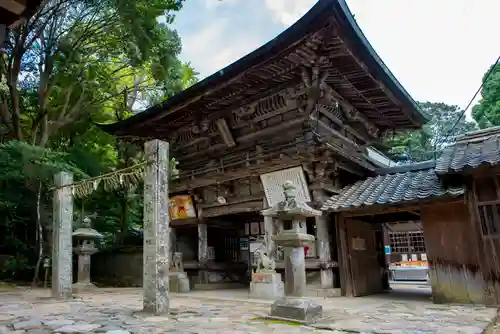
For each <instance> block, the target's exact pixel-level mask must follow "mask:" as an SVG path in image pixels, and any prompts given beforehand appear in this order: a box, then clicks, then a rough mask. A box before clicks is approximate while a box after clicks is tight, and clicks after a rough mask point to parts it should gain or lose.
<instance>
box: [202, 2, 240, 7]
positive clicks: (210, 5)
mask: <svg viewBox="0 0 500 334" xmlns="http://www.w3.org/2000/svg"><path fill="white" fill-rule="evenodd" d="M239 1H241V0H204V5H205V7H206V8H208V9H215V8H217V7H219V6H220V5H227V4H234V3H237V2H239Z"/></svg>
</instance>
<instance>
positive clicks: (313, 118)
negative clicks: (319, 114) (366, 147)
mask: <svg viewBox="0 0 500 334" xmlns="http://www.w3.org/2000/svg"><path fill="white" fill-rule="evenodd" d="M309 119H310V120H311V121H312V124H313V126H314V125H316V124H317V125H318V126H319V127H321V128H322V129H324V130H325V132H327V133H328V134H329V135H331V136H334V137H336V138H338V139H339V140H340V141H342V142H343V143H344V144H345V145H347V146H350V147H351V148H352V149H353V150H354V151H356V152H359V151H360V147H359V145H358V144H356V143H355V142H353V141H352V140H350V139H349V138H347V137H345V136H344V135H343V134H341V133H340V132H338V131H337V130H335V129H332V128H331V127H329V126H328V125H327V124H325V123H324V122H323V121H321V120H319V119H317V118H316V116H314V115H310V116H309ZM327 139H328V138H327Z"/></svg>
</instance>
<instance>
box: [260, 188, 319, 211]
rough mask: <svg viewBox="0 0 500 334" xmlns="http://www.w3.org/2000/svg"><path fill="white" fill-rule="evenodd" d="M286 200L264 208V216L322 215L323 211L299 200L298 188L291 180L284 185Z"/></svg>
mask: <svg viewBox="0 0 500 334" xmlns="http://www.w3.org/2000/svg"><path fill="white" fill-rule="evenodd" d="M283 193H284V194H285V200H284V201H281V202H279V203H277V204H275V205H273V206H272V207H270V208H268V209H265V210H262V211H261V213H262V215H263V216H269V217H279V218H280V219H296V218H299V217H301V218H304V217H315V216H321V214H322V212H321V211H319V210H316V209H314V208H312V207H310V206H309V205H308V204H307V203H305V202H303V201H300V200H297V199H296V197H297V188H296V187H295V185H294V184H293V183H292V182H291V181H286V182H285V184H284V185H283Z"/></svg>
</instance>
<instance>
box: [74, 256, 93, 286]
mask: <svg viewBox="0 0 500 334" xmlns="http://www.w3.org/2000/svg"><path fill="white" fill-rule="evenodd" d="M77 275H78V277H77V283H79V284H91V283H90V254H80V255H78V274H77Z"/></svg>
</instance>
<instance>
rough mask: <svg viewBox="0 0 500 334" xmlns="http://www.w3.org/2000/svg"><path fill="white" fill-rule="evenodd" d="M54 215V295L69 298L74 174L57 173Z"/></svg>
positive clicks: (70, 292) (71, 263) (71, 279)
mask: <svg viewBox="0 0 500 334" xmlns="http://www.w3.org/2000/svg"><path fill="white" fill-rule="evenodd" d="M54 183H55V186H56V189H55V190H54V204H53V207H54V217H53V228H52V233H53V235H52V240H53V247H52V297H54V298H64V299H68V298H71V296H72V284H73V256H72V246H73V242H72V237H71V234H72V233H73V227H72V224H73V194H72V192H71V187H64V186H65V185H69V184H71V183H73V175H72V174H71V173H67V172H60V173H57V174H56V175H55V178H54Z"/></svg>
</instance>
